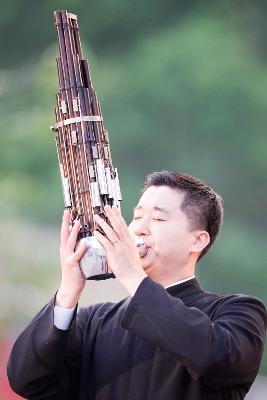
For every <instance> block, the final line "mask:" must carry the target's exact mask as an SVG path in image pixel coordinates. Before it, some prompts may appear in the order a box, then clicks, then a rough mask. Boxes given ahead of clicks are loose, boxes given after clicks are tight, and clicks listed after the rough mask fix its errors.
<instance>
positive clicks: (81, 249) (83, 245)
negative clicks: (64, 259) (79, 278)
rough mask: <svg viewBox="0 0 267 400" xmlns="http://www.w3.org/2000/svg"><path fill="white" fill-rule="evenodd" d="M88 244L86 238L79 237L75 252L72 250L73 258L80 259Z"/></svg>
mask: <svg viewBox="0 0 267 400" xmlns="http://www.w3.org/2000/svg"><path fill="white" fill-rule="evenodd" d="M88 247H89V246H88V244H87V242H86V240H83V239H81V240H80V242H79V244H78V246H77V248H76V250H75V252H74V259H75V261H76V262H78V261H80V259H81V258H82V256H83V255H84V253H85V251H86V250H87V249H88Z"/></svg>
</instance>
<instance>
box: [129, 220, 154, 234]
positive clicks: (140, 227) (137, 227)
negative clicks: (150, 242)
mask: <svg viewBox="0 0 267 400" xmlns="http://www.w3.org/2000/svg"><path fill="white" fill-rule="evenodd" d="M130 226H131V231H132V232H133V233H134V234H135V235H137V236H142V235H149V234H150V230H149V227H148V224H147V222H146V221H145V218H140V220H138V221H132V222H131V224H130Z"/></svg>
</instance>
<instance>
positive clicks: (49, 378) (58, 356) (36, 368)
mask: <svg viewBox="0 0 267 400" xmlns="http://www.w3.org/2000/svg"><path fill="white" fill-rule="evenodd" d="M53 313H54V299H53V300H52V301H51V302H50V303H49V304H47V305H46V306H45V307H44V308H43V309H42V310H41V311H40V312H39V313H38V314H37V315H36V317H35V318H34V319H33V320H32V321H31V322H30V324H29V325H28V326H27V327H26V328H25V330H24V331H23V332H22V333H21V334H20V336H19V337H18V339H17V340H16V342H15V344H14V346H13V349H12V351H11V354H10V357H9V361H8V366H7V373H8V379H9V383H10V386H11V388H12V389H13V390H14V391H15V392H16V393H17V394H19V395H20V396H22V397H24V398H26V399H31V400H37V399H38V400H41V399H42V400H48V399H49V400H54V399H56V400H60V399H64V400H65V399H68V400H72V399H76V398H77V391H78V382H79V374H80V353H81V344H82V336H83V331H84V326H85V324H86V321H87V319H88V315H87V314H88V313H87V312H86V310H85V309H82V310H81V311H80V312H79V314H78V316H76V313H77V309H76V310H75V313H74V317H73V320H72V322H71V326H70V328H69V329H68V330H66V331H64V330H60V329H58V328H56V327H55V326H54V315H53Z"/></svg>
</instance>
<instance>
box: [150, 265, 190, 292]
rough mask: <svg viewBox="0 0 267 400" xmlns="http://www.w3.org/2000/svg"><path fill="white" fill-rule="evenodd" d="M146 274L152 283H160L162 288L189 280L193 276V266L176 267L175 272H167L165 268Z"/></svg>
mask: <svg viewBox="0 0 267 400" xmlns="http://www.w3.org/2000/svg"><path fill="white" fill-rule="evenodd" d="M146 273H147V274H148V275H149V276H150V278H151V279H153V281H155V282H157V283H160V284H161V285H162V286H163V287H167V286H169V285H172V284H173V283H174V282H178V281H182V280H185V279H189V278H191V277H193V276H194V275H195V265H192V266H188V265H187V266H184V267H178V268H177V266H176V268H175V270H167V271H166V267H165V268H163V269H162V270H158V269H157V270H156V271H153V270H151V271H149V270H147V271H146Z"/></svg>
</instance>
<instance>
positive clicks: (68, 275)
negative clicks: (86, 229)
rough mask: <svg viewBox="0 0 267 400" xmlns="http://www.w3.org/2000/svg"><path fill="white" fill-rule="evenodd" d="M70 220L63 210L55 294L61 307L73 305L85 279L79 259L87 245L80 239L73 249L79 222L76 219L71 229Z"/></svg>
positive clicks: (66, 212) (71, 306) (69, 216)
mask: <svg viewBox="0 0 267 400" xmlns="http://www.w3.org/2000/svg"><path fill="white" fill-rule="evenodd" d="M70 222H71V215H70V212H69V210H65V211H64V214H63V220H62V226H61V244H60V261H61V272H62V278H61V284H60V287H59V290H58V292H57V296H56V305H57V306H59V307H62V308H73V307H75V306H76V304H77V302H78V300H79V298H80V296H81V293H82V290H83V288H84V286H85V279H84V278H83V276H82V274H81V271H80V267H79V260H80V258H81V257H82V255H83V254H84V252H85V250H86V248H87V245H86V242H85V241H80V243H79V245H78V246H77V249H75V246H76V241H77V236H78V233H79V230H80V222H79V221H78V220H77V221H75V223H74V225H73V227H72V229H71V230H70Z"/></svg>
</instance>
